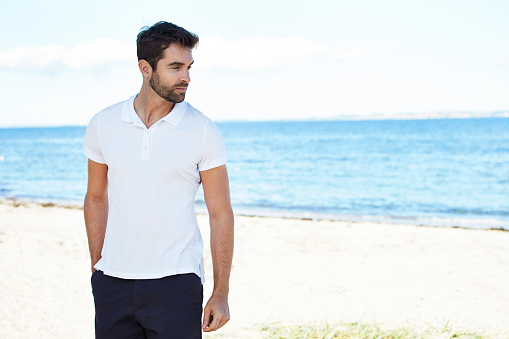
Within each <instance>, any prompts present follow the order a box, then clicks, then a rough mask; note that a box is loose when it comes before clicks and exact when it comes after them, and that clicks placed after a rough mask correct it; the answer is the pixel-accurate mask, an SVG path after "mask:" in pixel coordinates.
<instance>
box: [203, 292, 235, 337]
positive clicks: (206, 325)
mask: <svg viewBox="0 0 509 339" xmlns="http://www.w3.org/2000/svg"><path fill="white" fill-rule="evenodd" d="M228 320H230V309H229V308H228V299H227V298H226V297H222V296H216V295H214V294H213V295H212V296H211V297H210V299H209V301H208V302H207V305H205V309H204V310H203V324H202V326H201V328H202V329H203V332H212V331H215V330H217V329H219V328H221V327H223V326H224V324H226V323H227V322H228Z"/></svg>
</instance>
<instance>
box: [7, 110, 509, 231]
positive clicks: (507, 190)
mask: <svg viewBox="0 0 509 339" xmlns="http://www.w3.org/2000/svg"><path fill="white" fill-rule="evenodd" d="M216 124H217V126H218V127H219V129H220V130H221V132H222V134H223V137H224V140H225V145H226V150H227V153H228V172H229V175H230V188H231V198H232V204H233V207H234V210H235V212H236V213H238V214H245V215H260V216H282V217H295V218H310V219H337V220H351V221H363V220H364V221H375V222H396V223H410V224H419V225H431V226H452V227H471V228H485V229H486V228H499V229H506V230H509V119H507V118H478V119H436V120H376V121H288V122H283V121H277V122H217V123H216ZM84 135H85V127H82V126H80V127H77V126H72V127H51V128H46V127H45V128H42V127H41V128H0V197H4V198H6V197H8V198H18V199H28V200H36V201H41V202H58V203H67V204H81V203H82V201H83V198H84V195H85V191H86V181H87V171H86V167H87V166H86V164H87V159H86V157H85V156H84V155H83V153H82V148H83V140H84ZM196 206H197V211H199V212H203V211H205V206H204V202H203V193H202V192H201V191H200V192H198V194H197V198H196Z"/></svg>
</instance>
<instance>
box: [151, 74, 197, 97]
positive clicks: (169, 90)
mask: <svg viewBox="0 0 509 339" xmlns="http://www.w3.org/2000/svg"><path fill="white" fill-rule="evenodd" d="M149 85H150V87H151V88H152V89H153V90H154V92H156V93H157V94H158V95H159V96H160V97H161V98H163V99H164V100H166V101H170V102H174V103H179V102H182V101H184V99H185V98H186V94H185V93H177V92H176V91H175V88H176V87H187V86H188V84H187V83H185V82H180V83H178V84H175V85H173V86H171V87H168V86H166V85H164V84H163V83H161V79H159V74H157V72H154V73H152V76H151V77H150V80H149Z"/></svg>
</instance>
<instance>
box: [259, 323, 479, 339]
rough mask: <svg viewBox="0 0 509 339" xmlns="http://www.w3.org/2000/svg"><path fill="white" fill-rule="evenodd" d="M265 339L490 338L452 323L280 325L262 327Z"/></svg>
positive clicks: (273, 324)
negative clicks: (386, 326) (415, 325)
mask: <svg viewBox="0 0 509 339" xmlns="http://www.w3.org/2000/svg"><path fill="white" fill-rule="evenodd" d="M260 331H261V333H262V335H263V338H264V339H446V338H447V339H451V338H454V339H489V337H487V336H485V335H481V334H478V333H472V332H467V331H461V330H455V329H453V328H451V326H450V325H449V323H446V324H445V325H444V326H443V327H438V328H436V327H432V326H429V327H428V328H427V329H424V330H414V329H410V328H406V327H401V328H398V329H391V330H387V329H382V328H380V327H379V326H378V325H376V324H362V323H350V324H339V325H337V324H336V325H331V324H322V325H294V326H282V325H279V324H278V323H272V324H265V325H262V326H260Z"/></svg>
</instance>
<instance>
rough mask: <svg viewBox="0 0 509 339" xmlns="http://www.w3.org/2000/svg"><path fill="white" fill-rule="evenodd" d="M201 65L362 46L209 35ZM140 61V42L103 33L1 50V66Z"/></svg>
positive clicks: (270, 60)
mask: <svg viewBox="0 0 509 339" xmlns="http://www.w3.org/2000/svg"><path fill="white" fill-rule="evenodd" d="M194 53H195V59H197V64H196V65H197V67H198V68H202V69H205V70H233V71H260V70H267V69H277V68H281V67H284V66H286V65H289V64H298V63H302V62H306V61H308V60H311V59H313V58H315V57H329V58H332V59H340V60H352V59H359V58H361V57H362V52H361V51H360V50H358V49H349V50H343V51H338V50H333V48H332V47H330V46H326V45H322V44H318V43H316V42H314V41H311V40H308V39H305V38H303V37H300V36H293V37H262V36H258V37H254V36H247V37H243V38H241V39H239V40H227V39H225V38H223V37H221V36H217V35H214V36H205V37H203V38H201V39H200V45H199V46H198V48H197V49H196V50H195V52H194ZM122 62H129V63H133V64H135V63H136V45H135V44H134V43H133V44H128V43H126V42H122V41H118V40H114V39H109V38H102V39H97V40H93V41H89V42H85V43H82V44H78V45H75V46H74V47H72V48H67V47H65V46H62V45H55V44H52V45H45V46H39V47H15V48H11V49H8V50H4V51H0V68H7V69H15V70H23V71H36V72H48V71H58V70H90V69H92V68H94V67H100V66H108V65H112V64H115V63H122Z"/></svg>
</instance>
